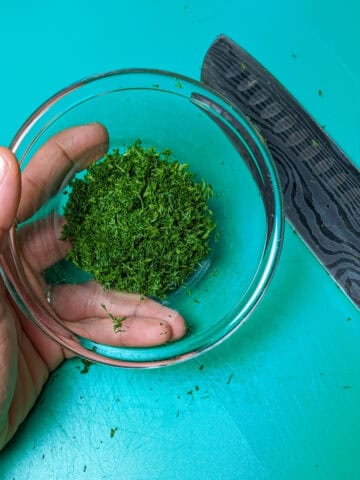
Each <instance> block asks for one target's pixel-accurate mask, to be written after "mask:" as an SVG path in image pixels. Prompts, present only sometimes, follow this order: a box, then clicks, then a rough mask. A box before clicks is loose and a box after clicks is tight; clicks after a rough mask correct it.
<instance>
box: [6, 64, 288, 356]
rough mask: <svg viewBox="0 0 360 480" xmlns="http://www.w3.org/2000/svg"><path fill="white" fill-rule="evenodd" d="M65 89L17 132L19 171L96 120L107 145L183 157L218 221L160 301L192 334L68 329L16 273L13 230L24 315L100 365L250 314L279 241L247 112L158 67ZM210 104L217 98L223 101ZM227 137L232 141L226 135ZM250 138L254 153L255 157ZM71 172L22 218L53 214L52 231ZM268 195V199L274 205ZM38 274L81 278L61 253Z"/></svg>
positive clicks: (219, 330) (194, 340)
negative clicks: (115, 335)
mask: <svg viewBox="0 0 360 480" xmlns="http://www.w3.org/2000/svg"><path fill="white" fill-rule="evenodd" d="M71 93H72V95H70V97H69V95H68V94H66V95H63V96H61V97H60V98H58V99H56V100H55V101H54V102H53V105H51V108H48V109H47V110H46V111H45V112H43V114H42V116H40V117H39V115H37V119H36V121H34V122H33V123H32V125H30V127H29V128H28V129H27V131H26V132H25V133H23V137H22V139H21V142H18V145H17V146H16V148H15V150H17V153H18V157H20V161H21V168H22V169H24V168H26V166H27V165H28V164H29V162H31V158H32V156H33V154H34V153H35V152H36V151H37V150H38V149H39V148H40V147H41V146H42V145H44V143H45V142H46V141H47V140H48V139H49V138H51V137H52V136H53V135H54V134H56V133H58V132H59V131H61V130H64V129H65V128H68V127H70V126H74V125H80V124H85V123H90V122H100V123H102V124H103V125H104V126H105V127H106V129H107V130H108V132H109V138H110V146H109V148H110V149H112V148H114V147H118V148H120V149H122V148H124V147H126V146H128V145H130V144H132V143H134V141H136V140H137V139H141V141H142V143H143V144H144V145H145V146H155V147H157V148H158V149H170V150H171V151H172V154H173V156H174V158H176V159H177V160H179V161H180V162H182V163H187V164H189V165H190V169H191V170H192V171H193V172H194V173H195V174H196V175H197V177H198V179H199V180H200V179H204V180H205V181H206V182H207V183H210V184H211V185H212V187H213V190H214V192H215V195H214V196H213V198H212V199H211V200H210V206H211V208H212V210H213V212H214V218H215V222H216V225H217V228H216V233H215V234H214V235H213V237H212V239H211V245H212V250H211V254H210V256H209V258H208V259H206V261H204V263H203V264H202V266H201V267H199V270H198V271H197V272H196V273H195V274H194V275H193V276H192V277H191V278H190V279H189V280H188V282H187V283H186V285H184V286H182V287H181V288H179V289H178V290H176V291H175V292H173V293H171V294H170V295H169V296H168V297H167V298H166V299H165V300H164V301H163V303H165V304H166V305H169V306H170V307H172V308H174V309H176V310H178V311H179V312H181V314H182V315H183V316H184V317H185V319H186V321H187V324H188V325H189V327H190V328H189V333H188V334H187V335H186V336H185V337H184V338H183V339H181V340H179V341H177V342H174V343H169V344H166V345H163V346H161V347H151V348H120V347H113V346H109V345H103V344H95V343H94V342H93V341H91V340H90V339H87V338H83V337H79V336H78V335H74V334H73V333H72V332H71V331H70V332H68V331H66V330H67V328H65V327H64V325H63V324H62V321H61V319H60V318H57V317H56V315H55V314H54V312H51V309H50V307H49V305H48V304H47V303H46V299H45V298H44V295H39V294H37V293H36V292H37V289H36V287H34V285H33V282H34V280H33V279H31V278H28V279H26V278H24V277H26V273H25V270H24V269H23V270H21V265H20V264H21V258H22V254H21V251H20V247H19V245H18V244H17V242H16V232H14V235H13V254H14V257H15V262H14V263H15V266H17V268H18V269H19V271H21V274H19V278H18V281H15V280H14V279H13V280H12V284H13V290H15V291H16V295H17V296H18V297H19V296H20V297H21V298H22V303H23V304H25V308H27V313H28V314H29V315H30V316H31V317H32V318H33V319H34V321H35V322H36V323H37V324H39V325H40V326H41V327H42V328H44V329H45V330H46V329H47V328H50V332H49V331H48V333H49V334H51V335H52V336H53V337H54V338H56V339H57V340H58V341H60V342H61V343H64V341H65V343H66V338H71V341H72V342H73V345H72V349H74V348H75V347H76V345H77V346H78V347H76V348H75V349H77V353H80V354H82V355H86V354H87V352H88V353H89V355H90V356H91V355H93V354H94V351H96V355H97V358H95V359H96V360H100V361H105V362H107V363H115V364H116V362H120V364H121V363H122V362H125V363H127V362H130V363H132V362H135V363H139V364H142V363H144V362H145V363H148V362H150V363H156V362H160V363H161V362H164V361H168V360H169V359H179V358H184V357H186V356H187V355H189V354H190V355H192V354H194V353H196V352H200V351H202V350H204V349H206V348H208V347H209V346H211V345H213V344H215V343H217V342H218V341H220V340H221V339H222V338H224V337H226V336H227V335H228V334H229V333H230V332H231V331H233V330H234V329H235V328H236V327H237V326H238V325H240V324H241V323H242V321H244V319H245V318H246V317H247V315H248V314H249V312H250V311H251V310H252V308H253V307H254V306H255V304H256V303H257V301H258V299H259V298H260V297H261V295H262V290H263V289H264V288H265V287H266V284H267V282H268V280H269V278H268V277H269V275H270V276H271V272H270V273H269V266H270V270H272V269H273V268H274V266H275V263H276V257H277V255H278V250H279V245H280V239H281V231H280V230H281V228H280V226H281V221H280V217H281V212H280V210H279V209H280V204H279V202H280V200H279V198H278V197H277V196H276V195H277V194H278V193H277V192H276V188H277V184H276V175H275V174H274V172H273V171H270V175H268V176H267V181H268V179H269V178H271V177H272V178H271V180H272V181H273V183H272V186H273V187H274V189H275V200H274V191H273V190H272V191H266V188H263V185H262V184H260V183H259V180H256V175H254V172H257V173H259V172H260V174H262V172H261V170H262V169H264V166H263V165H262V164H261V162H260V163H258V161H257V157H259V152H260V156H261V160H263V159H264V158H265V163H266V169H267V168H268V167H269V168H270V170H271V169H272V165H271V159H269V158H268V157H267V155H268V154H267V151H266V149H264V147H263V145H261V141H260V140H259V139H258V138H257V137H256V134H255V133H254V132H253V131H252V130H251V127H250V126H249V125H248V124H247V122H246V120H245V119H243V118H242V117H241V116H240V117H239V116H237V114H236V112H233V111H232V110H231V108H230V107H229V106H227V105H226V104H225V103H224V102H223V101H222V100H221V99H218V98H216V96H214V95H213V94H212V93H210V92H208V91H206V90H205V89H204V87H202V86H201V85H200V84H197V83H196V82H192V81H188V80H187V79H185V78H183V77H177V76H174V75H169V74H167V75H165V74H161V73H159V72H158V73H155V72H152V73H149V72H143V73H137V74H130V73H127V74H122V75H120V74H119V75H117V76H116V75H115V76H114V75H113V76H110V77H107V78H105V79H104V78H102V79H98V80H95V81H92V82H89V83H85V84H83V85H82V86H81V87H80V88H77V89H74V90H73V91H72V92H71ZM199 98H200V100H199ZM196 99H197V100H196ZM209 99H210V100H211V102H209ZM214 105H216V106H219V105H221V108H217V107H216V106H214ZM224 109H225V110H224ZM232 115H235V118H236V120H237V121H238V122H240V123H241V125H242V128H243V129H245V132H246V135H245V134H244V135H241V133H239V132H238V131H235V130H234V129H233V127H231V125H232V126H233V125H234V122H231V119H233V118H234V117H232ZM229 119H230V122H229ZM229 126H230V130H229ZM229 131H231V132H232V133H231V135H229ZM233 135H235V136H236V141H234V138H231V136H233ZM248 135H249V136H248ZM249 138H251V141H252V142H254V145H255V146H256V149H257V150H258V153H257V156H256V155H255V154H254V153H253V149H254V145H251V144H250V143H249ZM239 146H240V147H239ZM245 156H246V158H244V157H245ZM249 164H250V168H249ZM75 170H76V168H74V169H73V170H72V171H71V172H70V174H67V176H66V177H64V178H61V179H56V181H57V184H58V185H59V187H57V193H56V195H55V196H54V195H53V189H54V183H53V182H54V180H53V179H51V178H49V188H48V189H47V190H46V191H45V192H44V198H43V206H42V207H41V208H40V210H38V211H37V212H36V213H35V215H34V216H33V217H32V218H31V219H29V220H28V221H27V223H29V222H30V223H34V225H36V222H37V221H38V220H39V218H42V217H45V216H50V217H51V218H52V221H53V225H54V228H55V229H56V227H57V225H56V224H57V222H59V218H61V216H62V212H63V207H64V205H65V203H66V199H67V198H68V197H67V196H66V195H64V189H65V188H66V187H67V185H68V183H69V181H70V180H71V178H72V177H73V176H74V174H75ZM265 173H267V174H268V173H269V172H268V171H267V170H266V172H265ZM259 178H261V175H259ZM265 183H266V182H264V185H265ZM49 192H52V194H51V195H50V193H49ZM266 195H267V196H268V197H269V198H270V200H271V202H272V203H271V202H270V203H271V208H269V198H266ZM274 214H276V215H275V218H278V217H279V221H277V222H275V223H274ZM269 215H270V217H269ZM269 222H270V223H271V225H270V223H269ZM20 228H21V225H20ZM44 278H45V279H46V281H47V282H52V283H74V282H75V283H76V282H82V281H84V280H86V279H87V278H88V275H87V274H86V273H84V272H80V271H79V270H78V269H77V268H75V267H74V266H73V265H72V264H70V263H69V262H68V261H66V260H62V261H60V262H59V263H57V264H56V265H54V266H53V267H51V268H50V269H49V270H47V271H46V272H44ZM26 288H27V289H29V288H30V289H32V290H33V292H28V295H29V294H30V295H33V296H34V295H35V296H36V295H37V297H38V303H39V302H40V304H41V305H42V307H41V305H40V307H41V308H42V310H43V314H41V315H40V314H39V312H37V313H36V312H34V311H32V307H31V306H30V307H29V305H27V303H28V302H27V301H26V298H25V297H26V295H25V296H23V294H22V290H23V289H26ZM29 310H30V311H29ZM49 317H51V322H52V323H51V325H52V326H51V325H50V323H49ZM54 323H57V324H58V325H61V331H57V328H58V327H55V328H54ZM44 324H45V325H44ZM64 328H65V330H64ZM64 338H65V340H64ZM74 342H75V343H74ZM74 345H75V347H74Z"/></svg>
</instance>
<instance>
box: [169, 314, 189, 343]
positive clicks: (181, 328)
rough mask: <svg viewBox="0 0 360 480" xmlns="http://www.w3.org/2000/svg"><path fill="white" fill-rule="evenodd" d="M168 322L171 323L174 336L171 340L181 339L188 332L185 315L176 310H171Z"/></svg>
mask: <svg viewBox="0 0 360 480" xmlns="http://www.w3.org/2000/svg"><path fill="white" fill-rule="evenodd" d="M167 315H168V317H167V322H168V323H169V324H170V327H171V331H172V336H171V341H175V340H179V339H180V338H182V337H183V336H184V335H185V333H186V323H185V320H184V317H182V316H181V315H180V313H179V312H177V311H176V310H169V313H168V314H167Z"/></svg>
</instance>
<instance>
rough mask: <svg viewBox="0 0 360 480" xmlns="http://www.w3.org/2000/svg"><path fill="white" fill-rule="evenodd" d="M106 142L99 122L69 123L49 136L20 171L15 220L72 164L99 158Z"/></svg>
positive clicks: (34, 207) (37, 204) (32, 207)
mask: <svg viewBox="0 0 360 480" xmlns="http://www.w3.org/2000/svg"><path fill="white" fill-rule="evenodd" d="M108 144H109V136H108V132H107V130H106V128H105V127H104V126H103V125H101V124H100V123H91V124H87V125H80V126H77V127H71V128H68V129H66V130H63V131H62V132H60V133H57V134H56V135H54V136H53V137H51V138H50V140H48V141H47V142H46V143H45V144H44V145H43V146H42V147H41V148H40V149H39V150H38V151H37V152H36V153H35V155H34V156H33V158H32V159H31V161H30V162H29V164H28V165H27V166H26V167H25V169H24V171H23V172H22V175H21V183H22V194H21V201H20V206H19V210H18V214H17V218H18V220H19V221H20V222H22V221H24V220H26V219H27V218H29V217H31V216H32V215H33V214H34V213H35V212H36V211H37V210H38V209H39V208H40V207H41V205H42V204H43V203H44V202H45V201H47V200H48V199H49V196H51V195H53V194H54V193H55V192H56V191H57V189H58V188H59V186H60V184H61V181H62V179H63V178H64V176H65V175H66V174H67V173H68V172H69V171H70V170H71V169H72V168H74V167H75V168H76V170H82V169H83V168H86V167H87V166H88V165H89V164H90V163H91V162H94V161H96V160H99V159H100V158H101V157H102V156H103V155H104V154H105V153H106V152H107V149H108ZM77 163H78V165H77Z"/></svg>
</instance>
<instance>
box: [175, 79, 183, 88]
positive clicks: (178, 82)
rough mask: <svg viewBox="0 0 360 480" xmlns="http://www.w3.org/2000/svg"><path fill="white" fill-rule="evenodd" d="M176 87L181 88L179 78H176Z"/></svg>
mask: <svg viewBox="0 0 360 480" xmlns="http://www.w3.org/2000/svg"><path fill="white" fill-rule="evenodd" d="M176 88H183V86H182V83H181V82H180V80H179V79H176Z"/></svg>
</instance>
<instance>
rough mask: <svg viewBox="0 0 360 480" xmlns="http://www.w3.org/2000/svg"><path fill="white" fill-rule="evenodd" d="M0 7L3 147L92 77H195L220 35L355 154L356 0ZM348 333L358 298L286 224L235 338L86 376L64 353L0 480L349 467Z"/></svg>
mask: <svg viewBox="0 0 360 480" xmlns="http://www.w3.org/2000/svg"><path fill="white" fill-rule="evenodd" d="M0 20H1V43H0V61H1V62H2V63H1V80H0V108H1V117H0V143H2V144H8V143H9V141H10V139H11V137H12V135H13V134H14V133H15V131H16V129H17V128H18V127H19V126H20V124H21V123H22V122H23V120H24V119H25V118H26V117H27V115H28V114H29V113H31V112H32V110H34V109H35V108H36V107H37V106H38V105H39V104H40V103H41V102H42V101H43V100H45V99H46V98H47V97H48V96H50V95H51V94H53V93H54V92H55V91H57V90H58V89H60V88H62V87H63V86H65V85H67V84H69V83H71V82H73V81H76V80H78V79H79V78H82V77H85V76H88V75H90V74H94V73H98V72H101V71H107V70H112V69H117V68H123V67H136V66H141V67H156V68H164V69H167V70H173V71H178V72H181V73H183V74H186V75H189V76H192V77H195V78H199V77H200V69H201V63H202V59H203V57H204V55H205V52H206V50H207V49H208V47H209V46H210V44H211V43H212V41H213V40H214V39H215V37H216V36H217V35H218V34H220V33H224V34H226V35H228V36H229V37H231V38H232V39H233V40H235V41H236V42H237V43H238V44H240V45H241V46H243V47H244V48H245V49H246V50H247V51H248V52H249V53H251V54H252V55H253V56H255V57H256V58H257V59H258V60H259V61H260V62H262V63H263V64H264V65H265V66H266V67H267V68H268V69H269V70H270V71H271V72H272V73H273V74H274V75H275V76H276V77H277V78H278V79H279V80H280V81H281V82H282V83H283V84H284V85H285V86H286V87H287V88H288V89H289V90H290V91H291V92H292V93H293V94H294V95H295V96H296V98H297V99H298V100H299V101H300V102H301V103H302V104H303V105H304V106H305V108H306V109H307V110H308V111H309V112H311V114H312V115H313V116H314V117H315V118H316V119H317V120H318V121H319V123H320V124H321V125H325V126H326V130H327V131H328V132H329V133H330V135H332V137H333V138H334V139H335V140H336V141H337V142H338V143H339V145H340V146H341V147H342V148H343V149H344V150H345V151H346V152H347V153H348V155H349V156H350V157H351V158H352V160H353V161H354V163H355V164H356V165H358V166H360V135H359V127H360V114H359V112H360V109H359V107H360V97H359V92H360V56H359V55H358V46H359V45H360V30H359V28H358V24H359V20H360V6H359V3H358V2H357V1H356V0H344V1H342V2H335V1H327V2H325V1H323V0H321V1H316V2H315V1H313V0H312V1H309V0H305V1H301V2H291V1H290V2H289V1H285V0H283V1H281V0H273V1H272V2H269V1H267V0H258V1H257V2H243V1H239V0H237V1H235V0H234V1H232V0H227V1H223V2H219V3H216V2H213V1H211V0H207V1H200V0H198V1H196V0H183V1H175V0H172V1H166V0H162V1H150V0H148V1H146V0H142V1H140V0H133V1H132V2H124V1H110V0H103V1H101V2H94V1H91V0H88V1H86V2H85V1H69V0H63V1H62V2H57V1H54V2H45V1H44V2H36V1H33V2H28V1H25V0H18V1H13V2H10V1H8V2H7V3H5V2H2V5H1V7H0ZM319 89H321V90H322V92H323V95H322V96H321V97H320V96H319V95H318V90H319ZM359 241H360V240H359ZM219 295H221V294H220V293H219ZM359 344H360V314H359V311H358V310H356V308H355V307H354V306H353V305H352V304H351V303H350V301H349V300H348V299H347V298H346V297H345V296H344V295H343V293H342V292H341V291H340V290H339V289H338V287H337V286H336V285H335V284H334V283H333V282H332V280H331V279H330V277H329V276H328V274H327V273H326V272H325V270H324V269H323V268H322V266H321V265H320V264H319V263H318V262H317V260H316V259H315V258H314V257H313V255H312V254H311V253H310V252H309V251H308V249H307V248H306V247H305V245H304V244H303V243H302V241H301V239H300V238H299V237H298V236H297V235H296V234H295V233H294V232H293V230H292V229H291V228H290V227H289V226H288V225H287V227H286V237H285V242H284V249H283V255H282V258H281V262H280V266H279V268H278V271H277V274H276V276H275V278H274V281H273V283H272V285H271V287H270V289H269V291H268V293H267V295H266V296H265V298H264V299H263V301H262V303H261V305H260V307H259V309H258V310H257V311H256V313H255V314H254V315H253V316H252V317H251V319H250V320H249V321H248V322H247V324H246V325H245V326H244V327H243V328H241V329H240V330H239V331H238V332H237V333H236V334H235V335H234V336H232V337H231V338H230V339H229V340H228V341H226V342H225V343H224V344H222V345H221V346H219V347H218V348H216V349H215V350H214V351H212V352H211V353H207V354H205V355H203V356H201V357H199V358H198V359H195V360H192V361H189V362H187V363H184V364H181V365H178V366H175V367H170V368H166V369H162V370H146V371H145V370H144V371H134V370H120V369H115V368H110V367H103V366H98V365H93V366H91V367H90V369H89V372H88V373H87V374H82V373H81V368H82V364H81V362H80V361H79V360H72V361H68V362H67V363H65V364H64V365H63V366H61V367H60V368H59V369H58V370H57V371H56V372H55V373H54V374H53V375H52V376H51V378H50V380H49V382H48V384H47V385H46V388H45V389H44V391H43V393H42V395H41V397H40V399H39V401H38V403H37V404H36V406H35V407H34V409H33V411H32V413H31V415H30V416H29V418H28V419H27V421H26V422H25V423H24V425H23V426H22V427H21V429H20V430H19V432H18V434H17V435H16V437H15V438H14V440H13V441H12V442H11V443H10V444H9V446H8V447H7V448H6V449H5V450H4V451H3V452H2V453H1V454H0V480H12V479H16V480H27V479H31V480H32V479H36V480H78V479H91V480H100V479H106V480H113V479H114V480H118V479H121V480H122V479H124V480H152V479H155V480H157V479H159V480H167V479H171V480H177V479H179V480H180V479H181V480H188V479H189V480H190V479H191V480H192V479H196V480H202V479H206V480H215V479H216V480H217V479H222V480H227V479H229V480H230V479H231V480H232V479H242V480H250V479H256V480H263V479H271V480H282V479H284V480H297V479H307V480H312V479H324V480H333V479H334V480H335V479H336V480H337V479H341V480H348V479H349V480H352V479H354V480H357V479H359V478H360V407H359V406H360V348H359ZM0 381H1V379H0ZM112 429H114V430H115V429H117V430H115V434H113V436H111V430H112ZM113 433H114V432H113Z"/></svg>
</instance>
